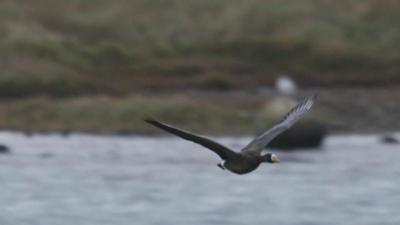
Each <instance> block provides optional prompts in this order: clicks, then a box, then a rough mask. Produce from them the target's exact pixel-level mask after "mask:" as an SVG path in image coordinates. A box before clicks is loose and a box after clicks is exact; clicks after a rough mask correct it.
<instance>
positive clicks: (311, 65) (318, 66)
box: [0, 0, 400, 97]
mask: <svg viewBox="0 0 400 225" xmlns="http://www.w3.org/2000/svg"><path fill="white" fill-rule="evenodd" d="M0 21H1V22H0V50H1V51H0V65H1V68H2V71H0V87H1V89H2V90H4V91H0V96H3V97H25V96H31V95H50V96H73V95H86V94H90V93H93V92H94V93H104V94H111V95H120V94H124V95H129V94H130V93H132V92H137V91H142V90H153V91H154V90H160V89H181V88H200V89H207V88H210V89H222V90H225V89H238V88H252V87H255V86H258V85H261V84H262V85H269V84H272V82H273V80H274V78H275V77H276V76H277V74H279V73H290V74H291V75H292V76H293V77H295V78H296V79H297V80H298V81H299V82H300V83H302V84H303V85H352V84H353V83H354V81H357V83H359V84H361V85H364V84H365V85H376V84H387V83H391V84H393V83H399V82H400V77H399V76H398V74H399V73H400V64H399V61H400V45H398V43H399V42H400V30H399V29H398V27H400V4H399V3H398V2H397V1H392V0H391V1H385V4H382V2H381V1H378V0H366V1H362V2H360V1H352V0H342V1H312V0H298V1H290V0H267V1H262V0H254V1H241V0H220V1H214V0H204V1H198V0H188V1H179V0H163V1H160V0H136V1H127V0H116V1H105V0H93V1H83V0H72V1H68V2H65V1H50V0H44V1H40V2H31V1H6V2H2V3H0ZM378 75H379V76H378ZM3 77H5V78H3ZM166 81H168V82H166ZM7 87H8V88H7ZM5 89H8V90H5Z"/></svg>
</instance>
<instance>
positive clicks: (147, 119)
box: [143, 117, 158, 124]
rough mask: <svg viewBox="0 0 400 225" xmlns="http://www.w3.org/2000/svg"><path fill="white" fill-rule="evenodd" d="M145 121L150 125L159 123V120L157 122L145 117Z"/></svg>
mask: <svg viewBox="0 0 400 225" xmlns="http://www.w3.org/2000/svg"><path fill="white" fill-rule="evenodd" d="M143 120H144V121H145V122H146V123H150V124H155V123H158V121H157V120H155V119H153V118H151V117H145V118H143Z"/></svg>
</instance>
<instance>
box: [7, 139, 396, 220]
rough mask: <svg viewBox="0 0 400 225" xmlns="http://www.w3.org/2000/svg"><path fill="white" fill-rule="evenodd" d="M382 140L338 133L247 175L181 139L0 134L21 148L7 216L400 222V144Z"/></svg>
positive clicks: (11, 161)
mask: <svg viewBox="0 0 400 225" xmlns="http://www.w3.org/2000/svg"><path fill="white" fill-rule="evenodd" d="M377 139H378V138H377V137H375V136H352V137H332V138H328V139H327V140H326V142H325V144H324V149H323V150H322V151H302V152H296V153H286V154H284V153H278V154H279V156H280V157H281V160H282V163H280V164H276V165H271V164H264V165H262V166H261V167H260V168H258V169H257V170H256V171H255V172H253V173H251V174H248V175H242V176H240V175H235V174H231V173H229V172H226V171H223V170H221V169H219V168H218V167H217V166H216V164H217V163H218V162H219V159H218V157H217V156H216V155H214V153H212V152H210V151H207V150H204V149H203V148H202V147H200V146H197V145H195V144H192V143H189V142H186V141H183V140H180V139H176V138H144V137H106V136H90V135H72V136H70V137H62V136H58V135H44V136H38V135H34V136H33V137H26V136H24V135H21V134H15V133H0V143H4V144H7V145H8V146H10V147H11V148H12V150H13V153H12V154H10V155H2V156H0V184H1V195H0V208H1V211H0V224H4V225H22V224H29V225H71V224H79V225H125V224H129V225H131V224H140V225H158V224H160V225H161V224H162V225H187V224H191V225H197V224H218V225H224V224H230V225H231V224H233V225H235V224H238V225H239V224H266V225H268V224H271V225H276V224H285V225H292V224H293V225H314V224H318V225H320V224H332V225H338V224H350V225H357V224H360V225H368V224H376V225H386V224H399V223H400V213H399V206H400V188H399V185H400V162H399V161H400V148H399V146H397V145H382V144H380V143H379V142H378V140H377ZM218 140H219V141H221V142H223V143H225V144H227V145H228V146H233V147H236V148H238V147H240V146H243V145H244V144H245V143H247V142H248V141H249V138H219V139H218Z"/></svg>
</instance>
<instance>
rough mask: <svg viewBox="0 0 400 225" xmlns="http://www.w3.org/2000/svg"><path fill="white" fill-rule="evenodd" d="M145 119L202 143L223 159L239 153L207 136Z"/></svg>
mask: <svg viewBox="0 0 400 225" xmlns="http://www.w3.org/2000/svg"><path fill="white" fill-rule="evenodd" d="M144 121H146V122H147V123H149V124H151V125H153V126H156V127H158V128H160V129H163V130H165V131H167V132H169V133H172V134H175V135H177V136H179V137H181V138H183V139H186V140H189V141H192V142H195V143H197V144H200V145H202V146H204V147H206V148H208V149H210V150H211V151H213V152H215V153H216V154H217V155H219V157H221V158H222V159H223V160H226V159H228V158H231V157H235V156H236V155H237V153H236V152H234V151H232V150H230V149H229V148H227V147H225V146H223V145H221V144H219V143H217V142H215V141H212V140H210V139H208V138H205V137H202V136H199V135H196V134H192V133H190V132H188V131H185V130H181V129H178V128H175V127H173V126H171V125H168V124H165V123H161V122H158V121H156V120H154V119H145V120H144Z"/></svg>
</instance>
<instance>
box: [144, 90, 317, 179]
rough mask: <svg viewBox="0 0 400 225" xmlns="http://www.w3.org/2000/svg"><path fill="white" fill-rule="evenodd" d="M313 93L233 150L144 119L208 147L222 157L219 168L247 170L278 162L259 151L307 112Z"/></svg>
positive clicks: (273, 156)
mask: <svg viewBox="0 0 400 225" xmlns="http://www.w3.org/2000/svg"><path fill="white" fill-rule="evenodd" d="M316 97H317V95H313V96H310V97H308V98H306V99H304V100H303V101H302V102H300V103H299V104H298V105H297V106H295V107H294V108H292V109H291V110H290V111H289V112H288V113H287V114H286V115H285V116H284V117H283V119H282V120H281V121H280V122H279V123H277V124H276V125H275V126H273V127H272V128H271V129H269V130H267V131H266V132H264V133H263V134H261V135H260V136H258V137H257V138H255V139H254V140H253V141H251V142H250V143H249V144H248V145H246V146H245V147H244V148H243V149H242V150H241V151H240V152H236V151H233V150H232V149H230V148H228V147H225V146H224V145H221V144H219V143H217V142H215V141H213V140H211V139H209V138H206V137H203V136H200V135H197V134H193V133H191V132H188V131H185V130H182V129H179V128H176V127H173V126H171V125H168V124H165V123H161V122H159V121H157V120H154V119H145V121H146V122H147V123H149V124H151V125H153V126H155V127H158V128H160V129H162V130H165V131H167V132H169V133H172V134H174V135H176V136H179V137H181V138H183V139H186V140H189V141H192V142H195V143H197V144H200V145H202V146H204V147H206V148H208V149H210V150H211V151H213V152H214V153H216V154H217V155H218V156H219V157H220V158H221V159H222V160H223V161H222V162H221V163H220V164H218V166H219V167H220V168H221V169H227V170H229V171H231V172H233V173H236V174H246V173H249V172H251V171H253V170H255V169H257V168H258V166H260V164H261V163H263V162H268V163H277V162H279V159H278V157H277V156H276V155H275V154H271V153H266V154H262V151H263V150H264V148H265V146H267V144H268V143H269V142H270V141H272V140H273V139H274V138H275V137H276V136H278V135H279V134H281V133H282V132H283V131H285V130H287V129H289V128H290V127H291V126H293V124H295V123H296V122H297V121H298V120H299V119H300V118H301V117H302V116H303V115H304V114H305V113H306V112H308V111H309V110H310V108H311V106H312V105H313V103H314V101H315V99H316Z"/></svg>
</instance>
